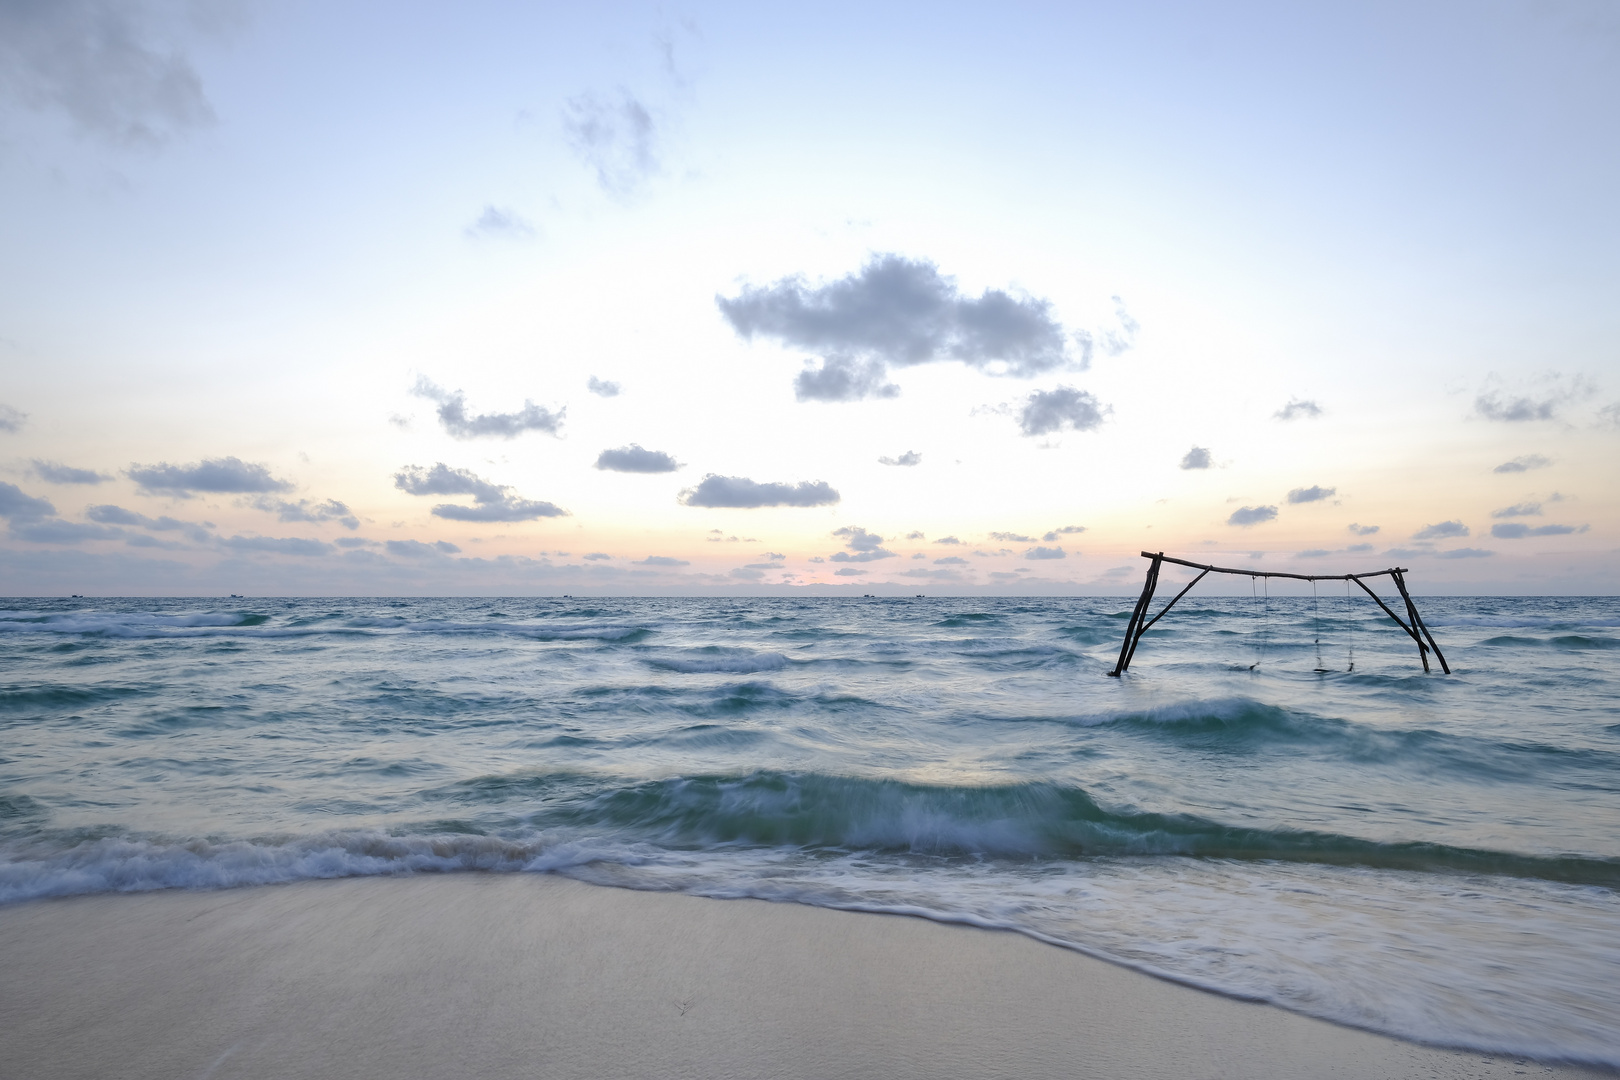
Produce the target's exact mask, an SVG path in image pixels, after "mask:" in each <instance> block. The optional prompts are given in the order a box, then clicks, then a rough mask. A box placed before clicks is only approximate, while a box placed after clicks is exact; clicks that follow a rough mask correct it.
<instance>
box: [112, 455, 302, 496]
mask: <svg viewBox="0 0 1620 1080" xmlns="http://www.w3.org/2000/svg"><path fill="white" fill-rule="evenodd" d="M126 475H128V476H129V478H130V479H131V480H133V481H135V483H136V484H138V485H140V489H141V492H142V493H143V494H146V495H169V496H172V497H174V498H177V499H189V498H191V497H192V496H193V495H195V494H197V493H198V492H206V493H208V494H211V495H212V494H222V495H260V494H268V493H270V492H275V491H290V490H292V484H291V483H289V482H288V481H286V480H278V479H276V478H275V477H274V476H271V475H270V469H269V467H268V466H265V465H250V464H248V463H247V462H245V461H243V460H241V459H240V458H235V457H223V458H208V459H206V460H204V461H199V462H197V463H196V464H195V465H170V464H169V463H168V462H166V461H160V462H158V463H157V464H156V465H131V466H130V467H129V471H128V473H127V474H126Z"/></svg>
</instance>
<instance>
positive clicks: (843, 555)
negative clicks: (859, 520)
mask: <svg viewBox="0 0 1620 1080" xmlns="http://www.w3.org/2000/svg"><path fill="white" fill-rule="evenodd" d="M832 534H833V535H834V536H837V537H840V538H841V539H843V540H844V546H845V547H847V548H848V549H849V550H848V551H840V552H836V553H835V554H833V555H831V556H829V557H828V560H827V561H828V562H836V563H865V562H876V561H878V560H879V559H892V558H894V557H895V554H894V552H892V551H890V550H889V549H888V548H886V547H884V546H883V537H881V536H879V535H878V534H877V533H873V532H867V531H866V530H865V529H863V528H861V527H860V526H858V525H846V526H844V527H843V528H841V529H834V530H833V533H832Z"/></svg>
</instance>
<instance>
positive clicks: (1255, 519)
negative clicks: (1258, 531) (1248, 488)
mask: <svg viewBox="0 0 1620 1080" xmlns="http://www.w3.org/2000/svg"><path fill="white" fill-rule="evenodd" d="M1276 517H1277V508H1276V507H1275V506H1243V507H1239V508H1238V509H1236V510H1234V511H1232V516H1231V517H1229V518H1227V519H1226V523H1227V524H1228V525H1241V526H1243V527H1244V528H1248V527H1249V526H1250V525H1258V524H1260V523H1261V522H1263V521H1274V520H1276Z"/></svg>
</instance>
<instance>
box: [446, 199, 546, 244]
mask: <svg viewBox="0 0 1620 1080" xmlns="http://www.w3.org/2000/svg"><path fill="white" fill-rule="evenodd" d="M462 232H464V233H465V234H466V235H467V236H468V237H469V238H470V239H473V240H481V239H486V238H490V239H505V240H529V239H532V238H533V237H534V234H535V228H534V226H533V225H532V224H531V223H529V222H528V221H526V220H524V219H523V218H522V217H520V216H519V215H518V213H517V212H516V211H515V210H503V209H501V208H500V207H498V206H485V207H484V212H483V213H482V214H479V215H478V220H477V221H474V222H473V223H472V224H471V225H468V226H467V227H466V228H465V229H463V230H462Z"/></svg>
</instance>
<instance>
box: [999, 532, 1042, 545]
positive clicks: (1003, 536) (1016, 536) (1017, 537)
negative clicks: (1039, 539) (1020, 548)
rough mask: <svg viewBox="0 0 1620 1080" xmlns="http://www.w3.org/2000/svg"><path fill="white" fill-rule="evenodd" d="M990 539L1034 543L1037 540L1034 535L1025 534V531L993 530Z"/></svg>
mask: <svg viewBox="0 0 1620 1080" xmlns="http://www.w3.org/2000/svg"><path fill="white" fill-rule="evenodd" d="M990 539H992V540H1000V541H1001V542H1002V543H1003V544H1033V543H1034V542H1035V538H1034V537H1033V536H1025V535H1024V534H1023V533H1015V532H993V533H991V534H990Z"/></svg>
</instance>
